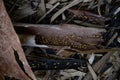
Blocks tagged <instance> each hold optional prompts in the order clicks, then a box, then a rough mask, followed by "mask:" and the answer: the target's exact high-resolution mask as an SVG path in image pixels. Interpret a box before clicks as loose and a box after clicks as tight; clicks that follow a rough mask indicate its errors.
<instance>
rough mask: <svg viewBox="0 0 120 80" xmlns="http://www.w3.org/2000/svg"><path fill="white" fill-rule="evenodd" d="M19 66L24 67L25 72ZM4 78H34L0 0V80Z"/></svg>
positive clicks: (33, 79)
mask: <svg viewBox="0 0 120 80" xmlns="http://www.w3.org/2000/svg"><path fill="white" fill-rule="evenodd" d="M15 51H16V54H17V55H18V56H19V61H21V64H23V65H21V66H20V65H19V64H18V62H17V61H16V58H17V57H16V56H15V54H14V53H15ZM21 67H22V68H24V70H25V72H24V71H23V70H22V69H21ZM6 78H11V79H16V80H17V79H18V80H36V78H35V76H34V74H33V72H32V70H31V68H30V66H29V65H28V62H27V60H26V58H25V55H24V52H23V50H22V48H21V44H20V41H19V39H18V37H17V35H16V33H15V31H14V28H13V25H12V23H11V20H10V18H9V16H8V14H7V12H6V9H5V7H4V3H3V1H2V0H0V80H5V79H6Z"/></svg>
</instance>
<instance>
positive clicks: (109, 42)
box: [106, 33, 118, 47]
mask: <svg viewBox="0 0 120 80" xmlns="http://www.w3.org/2000/svg"><path fill="white" fill-rule="evenodd" d="M117 36H118V33H115V34H114V35H113V36H112V38H111V39H110V40H109V41H108V43H107V46H109V45H110V44H111V43H112V42H113V40H114V39H115V38H116V37H117ZM107 46H106V47H107Z"/></svg>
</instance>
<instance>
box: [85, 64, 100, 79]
mask: <svg viewBox="0 0 120 80" xmlns="http://www.w3.org/2000/svg"><path fill="white" fill-rule="evenodd" d="M87 65H88V69H89V71H90V73H91V75H92V77H93V80H97V79H98V77H97V75H96V73H95V72H94V70H93V68H92V67H91V65H90V64H89V63H87Z"/></svg>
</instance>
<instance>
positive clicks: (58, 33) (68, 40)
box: [15, 24, 105, 51]
mask: <svg viewBox="0 0 120 80" xmlns="http://www.w3.org/2000/svg"><path fill="white" fill-rule="evenodd" d="M15 26H17V27H16V29H18V31H20V30H21V31H24V32H26V33H31V34H34V35H36V37H35V40H36V43H37V44H46V45H56V46H71V47H72V48H75V49H79V50H81V51H84V50H94V49H97V48H98V45H100V44H101V43H102V42H103V41H104V40H103V39H102V33H104V32H105V29H97V28H86V27H82V26H77V25H72V24H63V25H27V24H16V25H15Z"/></svg>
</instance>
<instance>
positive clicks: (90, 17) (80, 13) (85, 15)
mask: <svg viewBox="0 0 120 80" xmlns="http://www.w3.org/2000/svg"><path fill="white" fill-rule="evenodd" d="M68 11H69V12H71V13H73V14H75V15H76V17H77V18H81V19H83V20H87V21H89V22H92V23H96V24H100V25H105V22H106V21H109V20H110V18H107V17H103V16H99V15H96V14H93V13H91V12H88V11H84V10H73V9H69V10H68Z"/></svg>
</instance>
